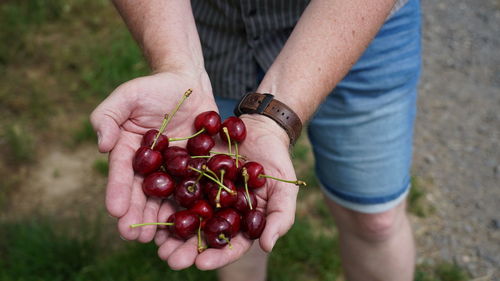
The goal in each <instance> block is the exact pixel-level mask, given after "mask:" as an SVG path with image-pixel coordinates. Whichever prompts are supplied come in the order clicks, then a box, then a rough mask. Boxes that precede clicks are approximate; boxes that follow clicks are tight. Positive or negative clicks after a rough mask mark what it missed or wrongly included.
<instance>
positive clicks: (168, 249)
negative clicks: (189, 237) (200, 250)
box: [158, 236, 184, 261]
mask: <svg viewBox="0 0 500 281" xmlns="http://www.w3.org/2000/svg"><path fill="white" fill-rule="evenodd" d="M182 244H184V241H182V240H179V239H177V238H174V237H172V236H169V237H167V239H166V240H165V243H163V244H162V245H161V246H160V248H158V256H159V257H160V259H162V260H164V261H167V260H168V258H169V257H170V255H171V254H172V253H173V252H174V251H175V250H176V249H177V248H179V247H180V246H181V245H182Z"/></svg>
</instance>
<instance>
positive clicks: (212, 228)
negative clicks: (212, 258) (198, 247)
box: [203, 217, 231, 249]
mask: <svg viewBox="0 0 500 281" xmlns="http://www.w3.org/2000/svg"><path fill="white" fill-rule="evenodd" d="M203 232H204V233H205V239H206V240H207V243H208V245H209V246H210V247H212V248H216V249H220V248H222V247H224V246H226V245H227V244H229V241H230V239H231V225H230V224H229V222H228V221H227V220H225V219H223V218H220V217H212V218H210V219H209V220H208V221H207V222H206V224H205V228H204V229H203Z"/></svg>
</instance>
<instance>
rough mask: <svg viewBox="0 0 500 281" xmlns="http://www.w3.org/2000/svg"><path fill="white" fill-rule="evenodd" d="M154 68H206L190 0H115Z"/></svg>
mask: <svg viewBox="0 0 500 281" xmlns="http://www.w3.org/2000/svg"><path fill="white" fill-rule="evenodd" d="M113 3H114V4H115V6H116V8H117V10H118V11H119V13H120V15H121V16H122V18H123V19H124V21H125V23H126V24H127V26H128V28H129V30H130V32H131V33H132V35H133V37H134V38H135V40H136V41H137V42H138V44H139V45H140V47H141V48H142V50H143V52H144V55H145V56H146V58H147V60H148V61H149V64H150V66H151V68H152V69H153V71H161V70H170V69H185V68H186V67H188V66H189V67H195V68H199V69H203V68H204V66H203V65H204V63H203V55H202V51H201V44H200V39H199V36H198V32H197V30H196V25H195V21H194V18H193V13H192V10H191V3H190V1H187V0H175V1H165V0H114V1H113Z"/></svg>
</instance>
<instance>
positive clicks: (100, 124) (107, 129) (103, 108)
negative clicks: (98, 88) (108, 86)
mask: <svg viewBox="0 0 500 281" xmlns="http://www.w3.org/2000/svg"><path fill="white" fill-rule="evenodd" d="M133 100H134V99H131V98H127V97H125V93H120V92H119V89H117V90H116V91H115V92H114V93H112V94H111V95H110V96H109V97H108V98H107V99H105V100H104V101H103V102H102V103H101V104H100V105H99V106H98V107H97V108H96V109H95V110H94V111H93V112H92V114H91V115H90V123H92V126H93V127H94V130H95V131H96V134H97V146H98V148H99V151H100V152H109V151H111V150H112V149H113V148H114V147H115V144H116V142H117V141H118V138H119V136H120V126H121V125H122V124H123V123H124V122H125V121H127V119H128V118H129V116H130V114H131V112H132V110H131V108H132V106H133Z"/></svg>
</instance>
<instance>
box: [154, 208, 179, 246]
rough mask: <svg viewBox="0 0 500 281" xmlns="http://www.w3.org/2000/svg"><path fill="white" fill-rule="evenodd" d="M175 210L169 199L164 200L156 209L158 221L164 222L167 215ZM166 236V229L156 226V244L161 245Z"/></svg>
mask: <svg viewBox="0 0 500 281" xmlns="http://www.w3.org/2000/svg"><path fill="white" fill-rule="evenodd" d="M174 212H175V207H174V206H173V204H172V202H171V201H170V200H164V201H163V203H162V204H161V206H160V210H159V211H158V222H166V221H167V219H168V217H169V216H170V215H171V214H173V213H174ZM167 238H168V230H167V229H166V228H165V227H161V226H160V227H158V229H157V231H156V235H155V243H156V246H161V245H162V244H163V243H165V241H166V240H167Z"/></svg>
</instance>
